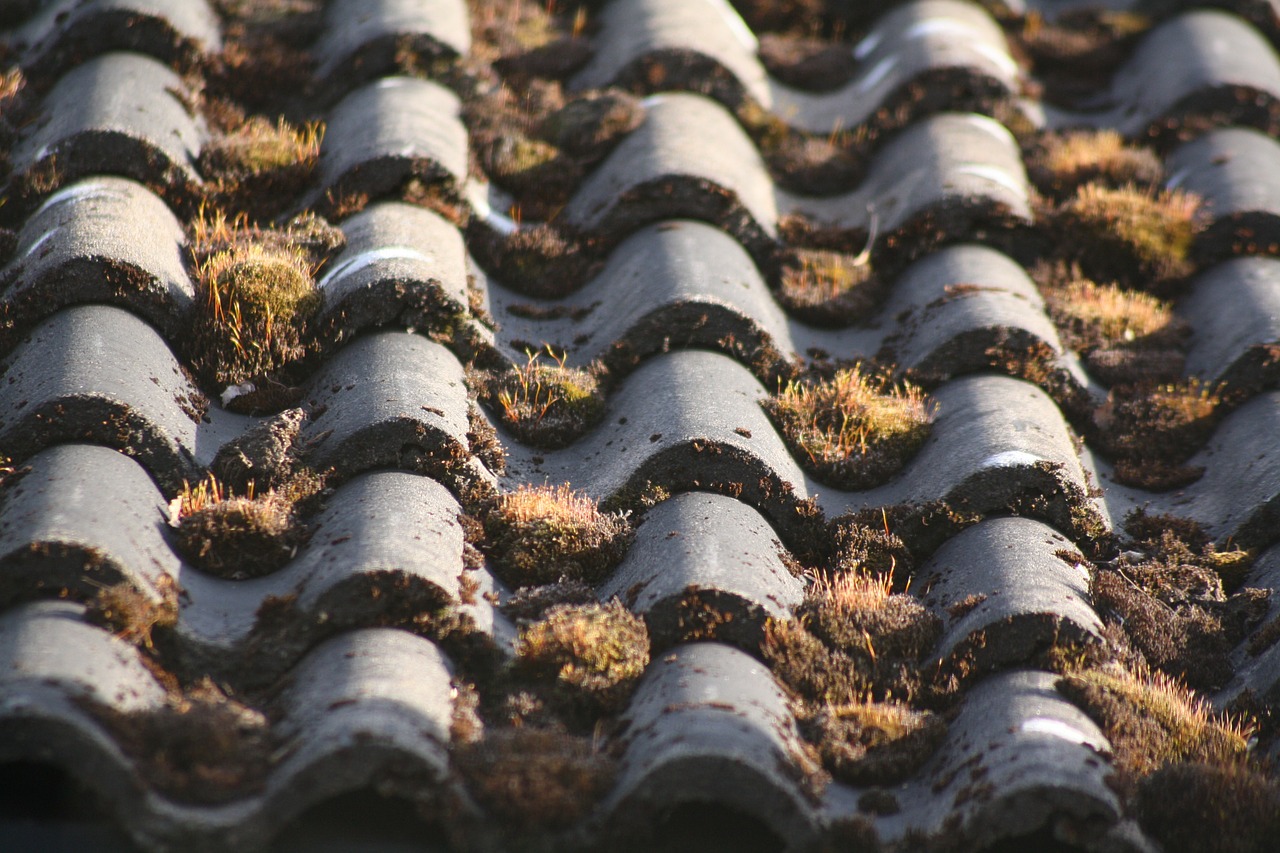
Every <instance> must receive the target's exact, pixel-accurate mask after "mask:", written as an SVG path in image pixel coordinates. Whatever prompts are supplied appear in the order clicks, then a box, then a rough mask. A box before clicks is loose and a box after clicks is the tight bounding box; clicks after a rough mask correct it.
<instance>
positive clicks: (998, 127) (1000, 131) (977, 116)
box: [964, 113, 1018, 147]
mask: <svg viewBox="0 0 1280 853" xmlns="http://www.w3.org/2000/svg"><path fill="white" fill-rule="evenodd" d="M964 120H965V121H967V122H968V123H969V124H971V125H973V126H974V127H976V128H978V130H981V131H983V132H984V133H988V134H990V135H991V136H994V137H995V138H997V139H999V140H1000V141H1001V142H1003V143H1004V144H1005V145H1009V146H1011V147H1016V146H1017V144H1018V143H1017V140H1015V139H1014V138H1013V134H1012V133H1010V132H1009V128H1007V127H1005V126H1004V125H1003V124H1001V123H1000V122H998V121H996V120H995V119H993V118H992V117H991V116H984V115H982V114H981V113H966V114H965V116H964Z"/></svg>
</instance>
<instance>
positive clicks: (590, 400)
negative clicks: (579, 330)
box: [479, 353, 605, 449]
mask: <svg viewBox="0 0 1280 853" xmlns="http://www.w3.org/2000/svg"><path fill="white" fill-rule="evenodd" d="M540 355H541V354H540V353H532V354H531V355H530V356H529V360H528V362H526V363H525V364H524V365H522V366H519V367H514V368H512V369H511V370H509V371H506V372H504V373H500V374H497V375H492V374H490V375H481V376H480V377H479V381H480V384H481V385H482V388H481V395H482V398H483V399H484V401H485V402H486V403H487V404H488V405H489V406H490V407H491V408H492V409H494V410H495V411H496V413H497V414H498V415H499V416H500V417H501V418H502V422H503V423H504V424H505V425H506V426H507V428H508V429H510V430H511V431H512V432H513V433H515V434H516V437H517V438H519V439H520V440H521V441H524V442H526V443H529V444H532V445H534V446H536V447H542V448H546V449H555V448H558V447H564V446H565V445H567V444H569V443H571V442H572V441H573V440H574V439H576V438H578V437H579V436H581V435H582V434H583V433H584V432H586V431H587V430H588V429H590V428H591V427H593V426H595V425H596V424H597V423H599V421H600V419H601V418H602V417H604V411H605V397H604V389H603V387H602V383H601V375H602V372H603V368H599V367H593V368H591V369H588V370H581V369H578V368H575V367H568V366H566V365H565V363H564V361H563V359H558V360H555V362H554V363H552V364H547V363H545V362H543V361H541V360H540Z"/></svg>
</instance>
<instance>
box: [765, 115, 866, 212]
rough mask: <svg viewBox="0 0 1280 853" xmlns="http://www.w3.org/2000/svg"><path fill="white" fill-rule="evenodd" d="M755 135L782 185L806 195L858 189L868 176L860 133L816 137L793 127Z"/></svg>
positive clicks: (835, 193) (766, 159)
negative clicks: (866, 174)
mask: <svg viewBox="0 0 1280 853" xmlns="http://www.w3.org/2000/svg"><path fill="white" fill-rule="evenodd" d="M748 129H750V128H748ZM754 135H755V136H757V144H758V145H759V146H760V149H761V153H762V154H764V159H765V162H766V163H767V164H768V166H769V171H770V173H771V174H772V175H773V176H774V178H775V179H776V180H777V182H778V184H779V185H780V186H782V187H783V188H785V189H788V190H790V191H792V192H795V193H799V194H801V195H805V196H831V195H837V194H839V193H843V192H848V191H850V190H852V189H855V188H856V187H857V186H858V184H859V183H860V182H861V181H862V179H863V177H864V175H865V172H866V156H865V153H864V152H863V150H862V148H863V146H861V145H859V144H858V142H859V141H861V137H860V136H858V137H855V135H853V134H849V133H838V134H832V135H829V136H814V135H810V134H807V133H804V132H802V131H797V130H792V129H790V128H788V129H786V130H785V131H784V132H772V131H771V132H770V133H767V134H765V135H760V134H759V133H756V134H754Z"/></svg>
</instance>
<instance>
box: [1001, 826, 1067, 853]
mask: <svg viewBox="0 0 1280 853" xmlns="http://www.w3.org/2000/svg"><path fill="white" fill-rule="evenodd" d="M1084 849H1085V848H1084V847H1083V846H1079V845H1075V844H1068V843H1067V842H1065V841H1062V840H1060V839H1057V838H1054V836H1053V830H1052V829H1050V828H1049V827H1043V828H1041V829H1039V830H1036V831H1035V832H1032V833H1030V834H1028V835H1019V836H1017V837H1015V838H1003V839H1001V840H1000V841H997V842H996V843H994V844H992V845H990V846H988V847H983V848H982V849H981V850H980V851H977V853H1026V851H1028V850H1035V851H1037V853H1081V851H1083V850H1084Z"/></svg>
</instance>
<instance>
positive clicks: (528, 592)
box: [502, 580, 599, 621]
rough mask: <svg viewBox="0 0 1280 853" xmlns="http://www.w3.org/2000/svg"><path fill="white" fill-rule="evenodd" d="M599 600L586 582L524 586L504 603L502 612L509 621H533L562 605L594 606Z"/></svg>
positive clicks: (570, 581)
mask: <svg viewBox="0 0 1280 853" xmlns="http://www.w3.org/2000/svg"><path fill="white" fill-rule="evenodd" d="M598 600H599V599H598V598H597V597H596V592H595V589H593V588H592V586H591V585H590V584H588V583H586V582H584V581H580V580H565V581H557V582H556V583H549V584H543V585H540V586H522V587H520V588H519V589H517V590H516V591H515V592H513V593H512V594H511V597H510V598H509V599H507V600H506V601H504V602H502V612H503V613H505V614H506V616H507V618H508V619H513V620H516V621H533V620H536V619H539V618H541V616H542V614H543V613H545V612H546V611H548V610H550V609H551V608H552V607H557V606H559V605H561V604H574V605H583V604H592V603H594V602H596V601H598Z"/></svg>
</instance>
